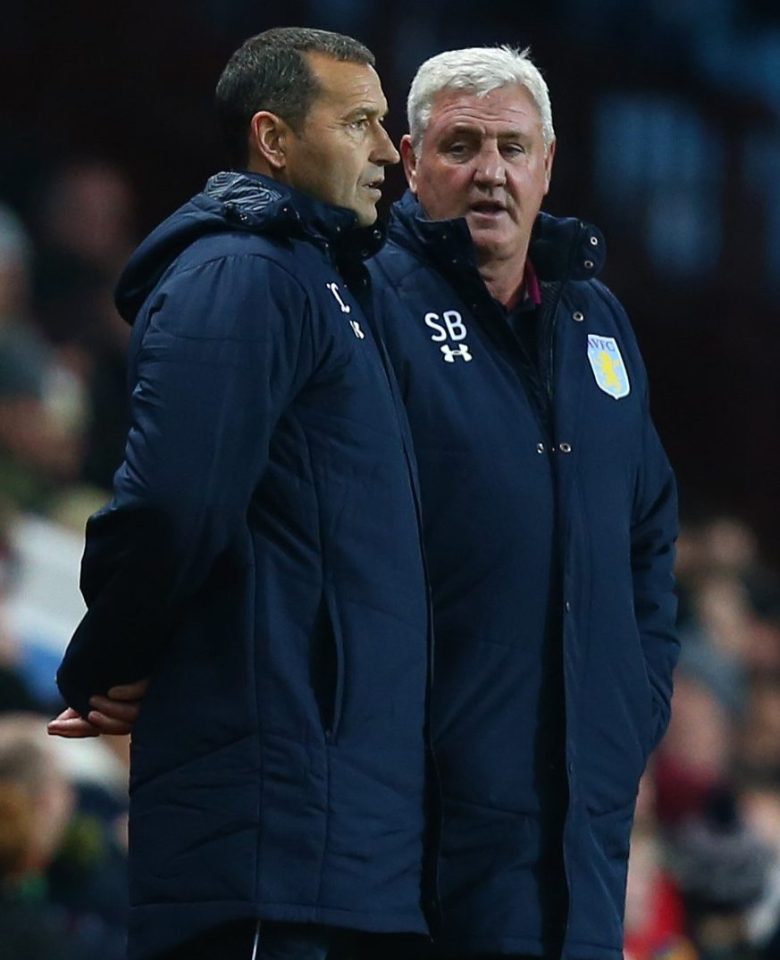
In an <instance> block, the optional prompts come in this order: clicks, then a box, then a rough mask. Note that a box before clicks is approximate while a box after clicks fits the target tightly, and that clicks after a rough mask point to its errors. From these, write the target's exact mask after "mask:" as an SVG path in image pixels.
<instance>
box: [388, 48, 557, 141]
mask: <svg viewBox="0 0 780 960" xmlns="http://www.w3.org/2000/svg"><path fill="white" fill-rule="evenodd" d="M529 51H530V48H529V47H526V48H525V50H519V49H517V48H516V47H509V46H501V47H467V48H466V49H464V50H447V51H445V52H444V53H439V54H437V55H436V56H435V57H431V58H430V59H429V60H426V61H425V63H423V65H422V66H421V67H420V69H419V70H418V71H417V73H416V74H415V77H414V80H412V87H411V90H410V91H409V98H408V100H407V101H406V110H407V114H408V117H409V133H410V134H411V137H412V145H413V146H414V148H415V150H419V147H420V144H421V143H422V138H423V134H424V133H425V129H426V127H427V126H428V122H429V120H430V119H431V110H432V108H433V101H434V100H435V99H436V95H437V94H438V93H440V92H441V91H442V90H462V91H464V92H465V93H472V94H475V95H476V96H478V97H484V96H485V95H486V94H488V93H490V92H491V91H492V90H498V89H499V88H501V87H509V86H520V87H524V88H525V89H526V90H527V91H528V93H529V94H530V95H531V99H532V100H533V101H534V103H535V104H536V107H537V109H538V111H539V117H540V119H541V121H542V137H543V139H544V146H545V149H547V148H549V146H550V144H551V143H552V142H553V140H554V139H555V130H554V129H553V122H552V106H551V104H550V91H549V90H548V89H547V84H546V83H545V80H544V77H543V76H542V75H541V73H540V72H539V68H538V67H537V66H536V65H535V64H534V63H533V61H532V60H531V58H530V57H529V55H528V54H529Z"/></svg>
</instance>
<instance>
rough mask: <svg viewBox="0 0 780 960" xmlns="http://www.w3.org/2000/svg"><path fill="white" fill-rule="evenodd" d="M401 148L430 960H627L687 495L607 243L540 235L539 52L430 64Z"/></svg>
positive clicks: (395, 290)
mask: <svg viewBox="0 0 780 960" xmlns="http://www.w3.org/2000/svg"><path fill="white" fill-rule="evenodd" d="M409 126H410V134H409V135H408V136H406V137H404V138H403V141H402V143H401V153H402V158H403V162H404V167H405V171H406V175H407V179H408V182H409V187H410V191H409V192H408V193H407V194H406V196H405V197H404V198H403V199H402V200H401V201H400V203H398V204H396V205H395V207H394V209H393V215H392V220H391V224H390V229H389V241H388V243H387V244H386V246H385V247H384V248H383V249H382V250H381V251H380V252H379V254H378V255H377V256H376V257H374V258H373V260H372V261H371V272H372V277H373V280H374V290H375V297H374V299H375V308H376V312H377V316H378V319H379V323H380V327H381V330H382V332H383V336H384V338H385V340H386V346H387V350H388V353H389V355H390V358H391V361H392V363H393V366H394V367H395V370H396V373H397V375H398V378H399V381H400V386H401V391H402V395H403V398H404V401H405V404H406V407H407V412H408V414H409V419H410V423H411V427H412V435H413V438H414V442H415V449H416V453H417V458H418V466H419V474H420V482H421V490H422V502H423V517H424V531H425V545H426V554H427V560H428V570H429V575H430V579H431V585H432V590H433V608H434V628H435V634H436V655H435V674H434V676H435V679H434V687H433V699H432V718H431V726H432V731H433V738H434V749H435V755H436V758H437V765H438V768H439V771H440V776H441V785H442V798H441V800H442V813H443V817H442V829H441V838H440V855H439V858H438V887H439V894H440V905H441V920H442V923H441V928H440V930H438V931H437V935H436V939H437V941H438V945H437V948H436V951H435V956H436V957H450V956H462V955H467V956H472V957H474V956H479V957H493V956H496V955H500V956H512V957H544V958H551V960H552V958H558V957H560V956H562V955H563V956H565V957H566V958H567V960H619V958H621V957H622V939H623V931H622V915H623V903H624V896H625V880H626V867H627V857H628V842H629V833H630V829H631V821H632V816H633V808H634V801H635V797H636V792H637V785H638V782H639V778H640V775H641V773H642V771H643V770H644V767H645V763H646V761H647V757H648V755H649V753H650V751H651V750H652V749H653V747H654V746H655V744H656V743H657V742H658V740H659V739H660V737H661V736H662V734H663V732H664V730H665V727H666V724H667V721H668V717H669V703H670V697H671V680H672V670H673V667H674V664H675V661H676V657H677V649H678V647H677V641H676V638H675V634H674V622H675V600H674V593H673V580H672V564H673V543H674V539H675V534H676V507H675V488H674V480H673V476H672V472H671V469H670V467H669V464H668V462H667V460H666V457H665V455H664V453H663V450H662V448H661V445H660V443H659V440H658V437H657V435H656V432H655V430H654V428H653V425H652V423H651V420H650V415H649V410H648V399H647V378H646V374H645V370H644V366H643V363H642V359H641V357H640V354H639V351H638V349H637V344H636V341H635V339H634V335H633V333H632V331H631V327H630V324H629V321H628V319H627V317H626V315H625V313H624V311H623V309H622V308H621V306H620V304H619V303H618V302H617V301H616V300H615V298H614V296H613V295H612V294H611V293H610V292H609V290H608V289H607V288H606V287H604V286H603V285H602V284H601V283H600V282H599V281H598V280H597V279H596V275H597V274H598V272H599V269H600V268H601V266H602V264H603V261H604V242H603V238H602V236H601V234H600V233H599V232H598V231H597V230H595V229H594V228H592V227H590V226H589V225H587V224H584V223H582V222H581V221H580V220H576V219H568V220H567V219H563V220H561V219H556V218H553V217H550V216H547V215H545V214H542V213H540V207H541V204H542V200H543V198H544V197H545V195H546V194H547V191H548V189H549V186H550V178H551V173H552V166H553V159H554V156H555V135H554V131H553V124H552V115H551V109H550V98H549V94H548V91H547V86H546V84H545V82H544V80H543V78H542V76H541V74H540V73H539V71H538V69H537V68H536V67H535V66H534V64H533V63H532V62H531V60H530V59H529V57H528V53H527V51H524V52H519V51H516V50H512V49H510V48H507V47H500V48H490V49H466V50H455V51H450V52H447V53H442V54H440V55H439V56H436V57H433V58H432V59H430V60H428V61H427V62H426V63H424V64H423V65H422V66H421V67H420V70H419V71H418V73H417V76H416V77H415V79H414V82H413V84H412V88H411V93H410V95H409Z"/></svg>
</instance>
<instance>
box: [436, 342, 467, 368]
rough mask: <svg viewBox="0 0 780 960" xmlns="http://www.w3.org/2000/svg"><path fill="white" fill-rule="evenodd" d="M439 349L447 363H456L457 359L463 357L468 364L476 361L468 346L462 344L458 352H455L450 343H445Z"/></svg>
mask: <svg viewBox="0 0 780 960" xmlns="http://www.w3.org/2000/svg"><path fill="white" fill-rule="evenodd" d="M439 349H440V350H441V352H442V353H443V354H444V359H445V361H446V362H447V363H455V357H463V359H464V360H465V361H466V362H467V363H468V361H469V360H473V359H474V358H473V357H472V356H471V354H470V353H469V348H468V344H465V343H462V344H461V345H460V346H459V347H458V349H457V350H453V349H452V347H451V346H450V345H449V344H448V343H443V344H442V345H441V347H439Z"/></svg>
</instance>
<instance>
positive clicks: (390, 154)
mask: <svg viewBox="0 0 780 960" xmlns="http://www.w3.org/2000/svg"><path fill="white" fill-rule="evenodd" d="M400 159H401V156H400V154H399V153H398V151H397V150H396V149H395V147H394V146H393V141H392V140H391V139H390V134H389V133H388V132H387V130H385V128H384V127H383V126H382V125H381V124H380V125H378V128H377V133H376V137H375V140H374V149H373V150H372V151H371V157H370V160H371V162H372V163H376V164H378V165H379V166H382V167H387V166H390V164H393V163H398V161H399V160H400Z"/></svg>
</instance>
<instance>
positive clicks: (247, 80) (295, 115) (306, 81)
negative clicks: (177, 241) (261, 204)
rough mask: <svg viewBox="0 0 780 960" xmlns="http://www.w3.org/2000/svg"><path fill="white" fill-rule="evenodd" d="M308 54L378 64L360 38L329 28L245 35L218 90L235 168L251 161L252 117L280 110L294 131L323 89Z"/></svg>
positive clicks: (222, 122)
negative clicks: (354, 38) (259, 113)
mask: <svg viewBox="0 0 780 960" xmlns="http://www.w3.org/2000/svg"><path fill="white" fill-rule="evenodd" d="M307 53H323V54H325V55H326V56H329V57H333V59H334V60H342V61H346V62H350V63H367V64H370V65H371V66H373V65H374V55H373V53H371V51H370V50H369V49H368V48H367V47H364V46H363V44H362V43H359V42H358V41H357V40H353V39H352V37H345V36H343V35H342V34H340V33H331V32H330V31H328V30H314V29H310V28H308V27H274V28H273V29H272V30H265V31H264V32H263V33H258V34H257V36H255V37H250V38H249V39H248V40H245V41H244V43H242V44H241V46H240V47H239V48H238V50H236V52H235V53H234V54H233V56H232V57H231V58H230V60H228V63H227V66H226V67H225V69H224V70H223V71H222V76H221V77H220V78H219V83H218V84H217V91H216V108H217V118H218V120H219V124H220V127H221V129H222V137H223V140H224V143H225V146H226V148H227V153H228V161H229V163H230V165H231V166H232V167H244V166H246V164H247V161H248V159H249V157H248V143H247V135H248V132H249V121H250V120H251V119H252V117H253V116H254V114H255V113H257V111H258V110H269V111H270V112H271V113H275V114H277V115H278V116H280V117H281V118H282V119H283V120H285V121H286V122H287V123H289V124H290V126H291V127H292V128H293V129H294V130H299V129H300V128H301V127H302V125H303V122H304V121H305V119H306V116H307V114H308V112H309V109H310V108H311V105H312V103H313V102H314V100H315V99H316V97H317V94H318V93H319V85H318V83H317V79H316V77H315V76H314V73H313V72H312V70H311V67H310V66H309V64H308V63H307V60H306V57H305V56H304V54H307Z"/></svg>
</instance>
